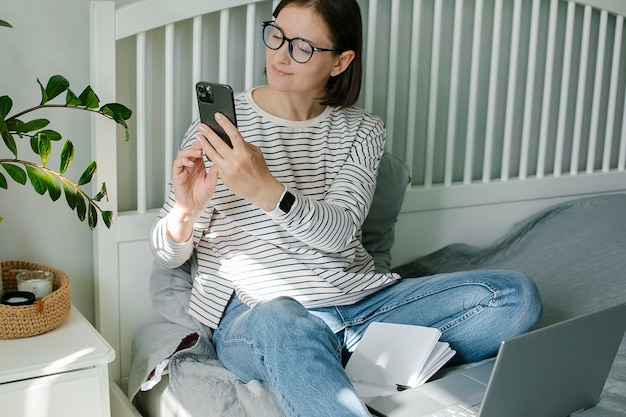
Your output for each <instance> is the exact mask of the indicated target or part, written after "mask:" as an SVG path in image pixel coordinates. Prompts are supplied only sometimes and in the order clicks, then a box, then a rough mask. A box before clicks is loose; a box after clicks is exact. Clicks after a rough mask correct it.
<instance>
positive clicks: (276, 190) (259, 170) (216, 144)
mask: <svg viewBox="0 0 626 417" xmlns="http://www.w3.org/2000/svg"><path fill="white" fill-rule="evenodd" d="M215 120H216V121H217V122H218V123H219V125H220V126H222V128H223V129H224V131H225V132H226V134H228V137H229V138H230V140H231V142H232V145H233V147H232V149H231V148H230V147H229V146H228V145H227V144H226V143H225V142H224V141H222V139H220V137H219V136H218V135H217V134H216V133H215V132H213V130H211V128H209V127H208V126H206V125H204V124H201V125H200V134H199V135H198V137H199V138H205V139H206V140H201V141H200V143H201V146H202V149H203V151H204V153H205V154H206V155H207V156H208V157H209V159H210V160H211V161H212V162H213V164H214V165H213V166H214V167H217V169H218V170H219V175H220V177H221V178H222V181H223V182H224V185H226V186H227V187H228V188H229V189H230V190H231V191H232V192H233V193H235V194H236V195H238V196H239V197H242V198H244V199H246V200H248V201H250V202H251V203H252V204H254V205H256V206H257V207H259V208H260V209H262V210H265V211H271V210H274V208H275V207H276V205H277V203H278V199H279V198H280V196H281V195H282V193H283V191H284V189H285V187H284V185H283V184H281V183H280V182H278V181H277V180H276V179H275V178H274V176H273V175H272V174H271V173H270V171H269V169H268V168H267V164H266V162H265V158H264V157H263V153H262V152H261V150H260V149H259V147H258V146H255V145H252V144H250V143H247V142H246V141H244V139H243V137H242V136H241V133H239V130H237V128H236V127H235V126H234V125H233V124H232V123H231V122H230V120H228V118H227V117H224V116H223V115H221V114H220V113H216V114H215Z"/></svg>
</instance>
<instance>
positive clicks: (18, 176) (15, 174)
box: [1, 164, 26, 185]
mask: <svg viewBox="0 0 626 417" xmlns="http://www.w3.org/2000/svg"><path fill="white" fill-rule="evenodd" d="M1 165H2V168H4V170H5V171H6V172H7V173H8V174H9V175H10V176H11V178H13V181H15V182H17V183H18V184H22V185H24V184H26V172H24V170H23V169H22V168H20V167H19V166H17V165H13V164H1Z"/></svg>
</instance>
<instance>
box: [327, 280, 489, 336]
mask: <svg viewBox="0 0 626 417" xmlns="http://www.w3.org/2000/svg"><path fill="white" fill-rule="evenodd" d="M468 285H481V286H483V287H485V288H487V289H488V290H489V291H491V293H492V297H491V300H490V301H489V304H488V305H489V306H490V307H494V306H496V305H497V304H498V301H499V299H500V290H499V289H498V288H497V287H494V286H492V285H490V283H488V282H484V281H468V282H465V283H463V284H456V285H449V286H447V287H443V288H439V289H437V290H436V291H429V292H426V293H423V294H420V295H419V296H416V297H412V298H408V299H405V300H403V301H401V302H397V303H394V304H391V305H384V306H383V307H381V308H379V309H376V310H374V311H372V312H370V313H369V314H367V315H364V316H360V317H355V318H353V319H352V320H347V319H346V316H345V314H343V310H342V309H341V308H339V307H338V308H337V312H338V313H339V315H340V316H341V319H342V321H343V322H344V326H345V327H351V326H358V325H361V324H363V323H365V322H367V321H372V319H373V318H374V317H376V316H378V315H380V314H383V313H386V312H388V311H391V310H393V309H395V308H398V307H399V306H402V305H405V304H409V303H412V302H414V301H415V300H419V299H422V298H425V297H429V296H431V295H432V294H437V293H441V292H444V291H448V290H450V289H453V288H459V287H466V286H468ZM477 308H479V311H480V310H482V309H483V308H484V307H483V306H482V305H479V306H477ZM474 310H475V309H472V310H470V311H468V312H466V314H464V315H463V316H461V317H459V318H457V319H456V320H455V321H454V323H458V322H459V321H458V320H459V319H461V318H462V319H463V320H464V319H466V318H467V317H470V316H472V315H473V314H475V313H476V312H477V311H476V312H473V313H472V311H474ZM466 316H467V317H466ZM446 328H449V327H447V326H446Z"/></svg>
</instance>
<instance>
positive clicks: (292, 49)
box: [152, 0, 541, 416]
mask: <svg viewBox="0 0 626 417" xmlns="http://www.w3.org/2000/svg"><path fill="white" fill-rule="evenodd" d="M274 17H275V20H274V21H272V22H265V23H264V24H263V35H264V42H265V45H266V72H267V81H268V83H267V85H264V86H260V87H257V88H254V89H252V90H249V91H245V92H243V93H240V94H238V95H237V96H236V100H235V104H236V109H237V120H238V128H236V127H235V126H233V124H231V123H230V122H229V121H228V120H227V119H226V118H225V117H223V116H222V115H220V114H216V120H217V122H218V123H219V124H220V125H221V126H222V127H223V128H224V129H225V131H226V132H227V133H228V136H229V137H230V139H231V142H232V149H231V148H230V147H229V146H228V145H226V144H225V143H224V142H222V141H221V139H220V138H219V137H218V136H217V135H216V134H215V133H214V132H213V131H211V129H209V128H208V127H207V126H205V125H202V124H199V122H196V123H195V124H193V125H192V126H191V128H190V130H189V132H188V133H187V136H186V140H185V142H184V144H183V147H182V150H181V151H180V153H179V155H178V157H177V159H176V161H175V162H174V167H173V187H172V189H173V192H172V194H171V195H170V198H169V199H168V201H167V202H166V203H165V205H164V208H163V211H162V216H161V217H160V218H159V219H158V220H157V222H156V223H155V225H154V227H153V232H152V248H153V251H154V254H155V258H156V260H157V262H158V263H159V264H160V265H162V266H165V267H169V268H173V267H178V266H179V265H181V264H183V263H184V262H185V261H186V260H187V259H189V258H190V257H191V256H196V257H197V262H198V273H197V275H196V276H195V277H193V278H194V284H193V290H192V294H191V301H190V305H189V314H190V315H191V316H192V317H193V318H194V319H196V320H198V321H199V322H201V323H202V324H204V325H206V326H208V327H210V328H212V329H214V333H213V342H214V344H215V347H216V350H217V353H218V357H219V359H220V361H221V362H222V363H223V365H224V366H225V367H226V368H228V369H230V370H231V371H232V372H234V373H235V374H236V375H238V376H239V377H240V378H242V379H244V380H251V379H258V380H262V381H266V382H267V384H268V385H269V386H270V388H271V389H272V391H273V392H274V393H275V395H276V397H277V399H278V401H279V403H280V404H281V407H282V408H283V410H284V412H285V414H286V415H287V416H331V415H332V416H368V415H369V413H368V412H367V409H366V407H365V406H364V404H363V403H362V401H361V400H360V399H359V397H358V395H357V394H356V392H355V391H354V389H353V387H352V384H351V382H350V380H349V378H348V377H347V376H346V374H345V372H344V369H343V367H342V353H343V354H346V353H347V354H349V352H351V351H353V350H354V348H355V346H356V344H357V343H358V341H359V340H360V337H361V335H362V334H363V332H364V331H365V329H366V328H367V326H368V324H369V323H370V322H372V321H389V322H396V323H407V324H416V325H423V326H431V327H438V328H439V329H441V330H442V332H443V335H442V340H445V341H448V342H449V343H450V344H451V345H452V347H453V348H454V349H456V350H457V361H459V362H461V361H463V362H469V361H475V360H479V359H482V358H485V357H488V356H492V355H493V354H495V353H496V352H497V348H498V345H499V343H500V341H501V340H502V339H505V338H508V337H511V336H513V335H516V334H519V333H522V332H525V331H527V330H528V329H530V328H531V327H532V326H533V325H534V324H535V323H536V321H537V320H538V318H539V316H540V314H541V305H540V301H539V297H538V294H537V291H536V288H535V286H534V284H533V283H532V281H531V280H529V279H528V278H526V277H525V276H523V275H521V274H518V273H514V272H509V271H481V272H467V273H457V274H445V275H439V276H434V277H429V278H422V279H408V280H399V279H398V278H399V277H398V276H397V275H395V274H392V273H376V272H374V264H373V261H372V258H371V256H370V255H369V254H368V253H367V252H366V251H365V249H364V248H363V245H362V244H361V239H360V238H361V232H360V227H361V224H362V223H363V220H364V219H365V217H366V215H367V212H368V210H369V207H370V204H371V201H372V196H373V193H374V188H375V184H376V173H377V169H378V164H379V161H380V158H381V156H382V153H383V149H384V140H385V132H384V126H383V124H382V122H381V120H380V119H378V118H377V117H376V116H374V115H372V114H369V113H366V112H364V111H362V110H360V109H358V108H356V107H354V104H355V102H356V100H357V98H358V94H359V90H360V85H361V84H360V83H361V72H362V71H361V50H362V33H361V30H362V29H361V17H360V10H359V6H358V4H357V3H356V1H355V0H283V1H281V2H280V4H279V5H278V6H277V7H276V10H275V11H274ZM205 156H206V158H207V160H205V158H204V157H205ZM343 358H345V355H344V356H343Z"/></svg>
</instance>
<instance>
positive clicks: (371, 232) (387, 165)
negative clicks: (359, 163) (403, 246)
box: [362, 152, 411, 272]
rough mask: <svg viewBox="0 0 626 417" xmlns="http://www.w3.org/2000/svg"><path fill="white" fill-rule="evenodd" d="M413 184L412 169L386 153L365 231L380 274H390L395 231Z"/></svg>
mask: <svg viewBox="0 0 626 417" xmlns="http://www.w3.org/2000/svg"><path fill="white" fill-rule="evenodd" d="M410 181H411V175H410V171H409V167H408V166H407V165H406V164H405V163H404V162H403V161H402V160H401V159H400V158H398V157H397V156H395V155H393V154H391V153H387V152H385V153H384V154H383V156H382V159H381V160H380V166H379V168H378V178H377V183H376V190H375V191H374V200H373V201H372V207H371V208H370V211H369V213H368V215H367V218H366V219H365V222H364V223H363V227H362V231H363V240H362V241H363V246H365V249H366V250H367V251H368V252H369V253H370V254H371V255H372V257H373V258H374V263H375V264H376V271H377V272H388V271H389V268H390V267H391V247H392V246H393V241H394V238H395V232H394V227H395V224H396V220H397V218H398V213H399V212H400V208H401V207H402V202H403V201H404V194H405V192H406V189H407V186H408V185H409V183H410Z"/></svg>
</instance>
